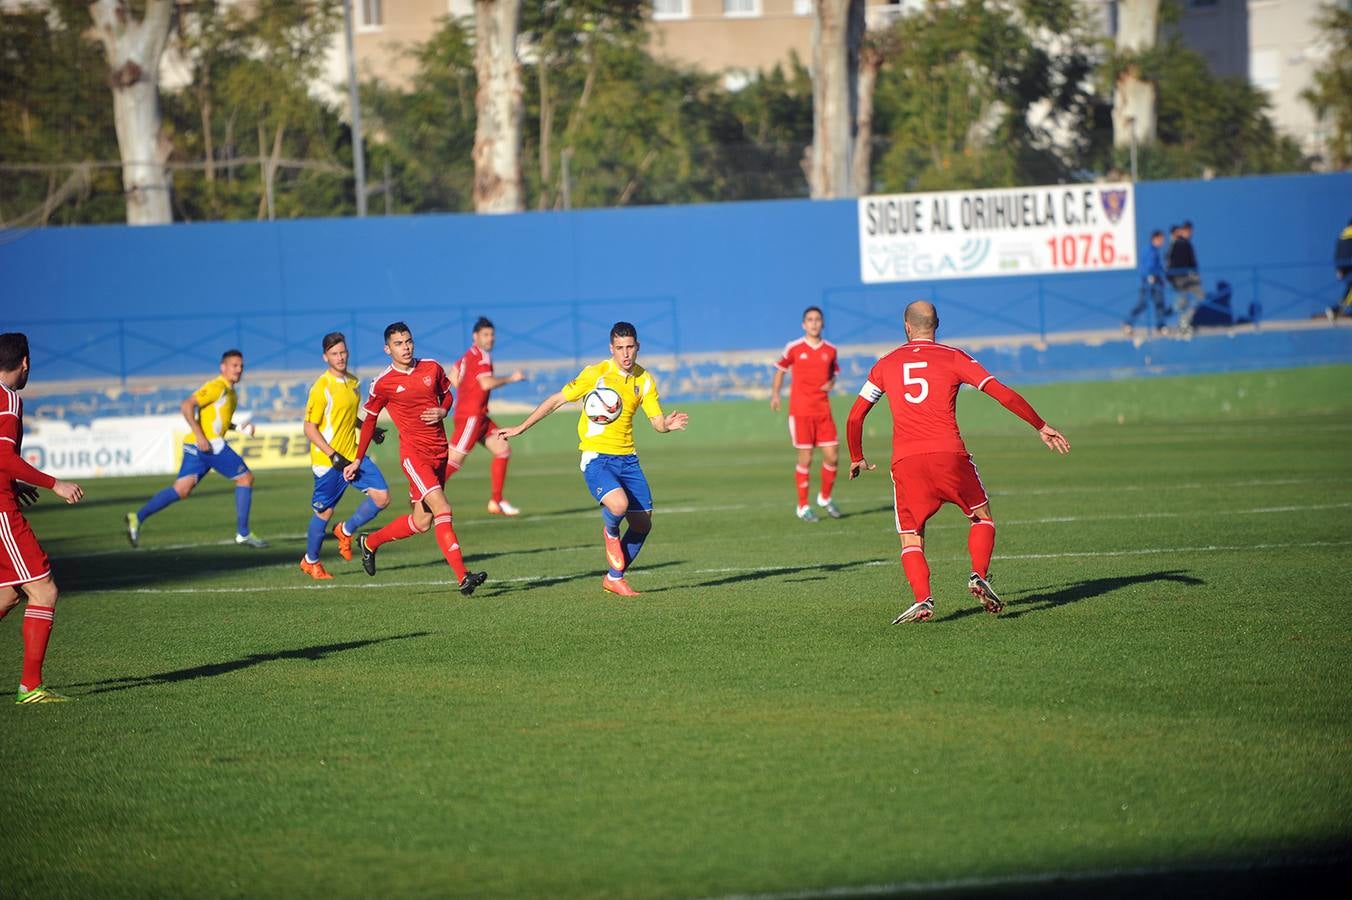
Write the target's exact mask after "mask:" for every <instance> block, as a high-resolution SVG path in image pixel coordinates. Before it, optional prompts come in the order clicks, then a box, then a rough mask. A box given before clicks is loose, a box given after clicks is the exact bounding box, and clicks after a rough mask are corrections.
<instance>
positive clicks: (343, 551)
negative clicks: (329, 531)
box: [333, 522, 352, 559]
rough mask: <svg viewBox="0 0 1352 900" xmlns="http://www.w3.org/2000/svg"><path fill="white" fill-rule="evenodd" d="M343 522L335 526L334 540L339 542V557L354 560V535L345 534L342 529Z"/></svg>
mask: <svg viewBox="0 0 1352 900" xmlns="http://www.w3.org/2000/svg"><path fill="white" fill-rule="evenodd" d="M342 524H343V523H342V522H339V523H338V524H337V525H335V526H333V539H334V540H335V541H337V542H338V555H339V556H341V557H342V558H343V559H351V558H352V535H350V534H345V533H344V532H343V529H342V527H341V526H342Z"/></svg>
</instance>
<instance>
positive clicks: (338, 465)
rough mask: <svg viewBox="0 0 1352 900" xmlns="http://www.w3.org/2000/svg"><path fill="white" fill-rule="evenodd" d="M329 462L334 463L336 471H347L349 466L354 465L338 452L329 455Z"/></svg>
mask: <svg viewBox="0 0 1352 900" xmlns="http://www.w3.org/2000/svg"><path fill="white" fill-rule="evenodd" d="M329 461H330V462H332V463H333V467H334V468H335V469H340V470H341V469H346V468H347V467H348V466H350V465H352V460H350V459H348V458H347V457H346V456H344V455H343V454H341V453H339V452H338V451H337V450H335V451H333V452H332V453H330V454H329Z"/></svg>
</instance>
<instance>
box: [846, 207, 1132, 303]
mask: <svg viewBox="0 0 1352 900" xmlns="http://www.w3.org/2000/svg"><path fill="white" fill-rule="evenodd" d="M1135 266H1136V197H1135V193H1134V191H1133V190H1132V185H1131V183H1130V182H1119V183H1112V184H1060V185H1052V186H1044V187H1024V188H989V189H983V190H974V191H941V192H938V193H930V194H888V195H879V196H873V197H860V198H859V277H860V279H861V280H862V281H863V282H864V283H865V284H874V283H880V282H889V281H936V280H940V279H952V278H990V277H994V276H1001V275H1047V274H1055V273H1061V272H1100V271H1105V270H1108V269H1131V268H1134V267H1135Z"/></svg>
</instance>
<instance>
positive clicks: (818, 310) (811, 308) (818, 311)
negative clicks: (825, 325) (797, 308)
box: [803, 306, 826, 319]
mask: <svg viewBox="0 0 1352 900" xmlns="http://www.w3.org/2000/svg"><path fill="white" fill-rule="evenodd" d="M808 313H816V314H817V315H819V316H821V317H822V318H823V319H825V318H826V313H824V312H822V308H821V307H820V306H809V307H808V308H807V309H805V310H803V318H804V319H806V318H807V314H808Z"/></svg>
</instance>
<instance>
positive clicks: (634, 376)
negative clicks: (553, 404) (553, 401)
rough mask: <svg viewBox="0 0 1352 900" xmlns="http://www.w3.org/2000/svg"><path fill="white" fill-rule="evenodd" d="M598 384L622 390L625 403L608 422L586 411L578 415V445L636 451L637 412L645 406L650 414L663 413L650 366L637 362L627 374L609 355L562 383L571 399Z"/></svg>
mask: <svg viewBox="0 0 1352 900" xmlns="http://www.w3.org/2000/svg"><path fill="white" fill-rule="evenodd" d="M598 387H608V388H610V389H611V390H614V391H616V392H617V393H619V395H620V404H621V406H622V409H621V410H620V415H619V418H617V419H616V420H615V421H614V422H611V423H610V424H609V425H601V424H599V423H597V422H593V421H591V420H590V419H588V418H587V415H586V413H582V414H581V415H579V416H578V420H577V436H578V438H579V441H578V445H577V449H579V450H582V451H584V452H591V453H611V454H614V455H616V456H626V455H628V454H630V453H633V452H635V451H634V413H636V412H638V410H639V408H640V407H642V409H643V412H644V413H645V414H646V415H647V416H649V417H652V416H660V415H662V406H661V404H660V403H659V402H658V398H657V382H656V381H654V380H653V376H652V374H651V373H649V372H648V370H647V369H645V368H643V367H642V366H640V365H638V364H637V363H635V364H634V367H633V368H632V369H631V370H630V371H629V374H627V375H626V374H625V373H623V372H621V371H620V370H619V368H618V367H616V365H615V362H614V360H609V359H608V360H606V361H605V362H599V363H597V364H596V365H594V366H587V368H585V369H583V370H582V371H581V372H579V373H578V376H577V377H576V378H574V379H573V380H572V381H570V382H568V383H567V384H565V385H564V386H563V396H564V397H565V398H567V399H569V400H581V399H582V398H583V397H585V396H587V394H589V393H591V392H592V391H593V390H595V389H596V388H598Z"/></svg>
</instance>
